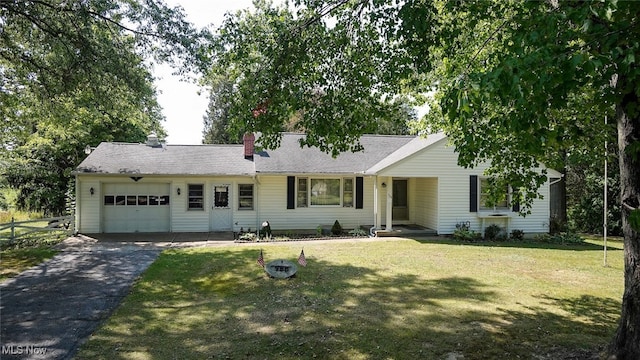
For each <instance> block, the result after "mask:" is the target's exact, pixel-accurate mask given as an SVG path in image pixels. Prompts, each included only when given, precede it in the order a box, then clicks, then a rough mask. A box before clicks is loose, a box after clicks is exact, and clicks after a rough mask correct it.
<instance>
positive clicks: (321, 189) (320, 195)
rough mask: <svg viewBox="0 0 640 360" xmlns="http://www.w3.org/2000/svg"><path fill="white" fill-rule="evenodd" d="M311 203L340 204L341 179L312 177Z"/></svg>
mask: <svg viewBox="0 0 640 360" xmlns="http://www.w3.org/2000/svg"><path fill="white" fill-rule="evenodd" d="M310 203H311V205H320V206H326V205H340V179H311V201H310Z"/></svg>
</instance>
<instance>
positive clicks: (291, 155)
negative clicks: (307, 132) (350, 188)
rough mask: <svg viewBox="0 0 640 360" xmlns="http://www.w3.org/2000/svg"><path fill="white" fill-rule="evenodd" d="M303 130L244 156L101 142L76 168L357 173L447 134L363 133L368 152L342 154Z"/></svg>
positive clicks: (230, 148) (209, 148)
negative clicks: (304, 143) (307, 138)
mask: <svg viewBox="0 0 640 360" xmlns="http://www.w3.org/2000/svg"><path fill="white" fill-rule="evenodd" d="M303 136H304V135H302V134H283V137H282V142H281V146H280V147H279V148H278V149H276V150H265V151H261V152H259V153H257V154H256V155H255V156H254V161H251V160H246V159H245V158H244V153H243V146H242V145H166V146H163V147H150V146H147V145H145V144H130V143H101V144H100V145H99V146H98V147H97V148H96V149H95V150H94V151H93V152H92V153H91V154H90V155H89V156H88V157H87V158H86V159H85V160H84V161H83V162H82V163H81V164H80V165H78V167H77V169H76V173H78V174H90V173H99V174H123V175H126V174H131V175H133V174H140V175H255V174H256V173H259V174H312V173H316V174H356V173H365V172H366V173H369V174H373V173H375V171H372V170H381V169H384V168H385V167H387V166H389V165H391V164H393V163H395V162H397V161H399V160H402V159H403V158H405V157H407V156H410V155H412V154H414V153H415V152H417V151H419V150H421V149H424V148H425V147H427V146H429V145H430V144H432V143H434V142H435V141H437V140H440V139H442V138H443V136H441V135H437V136H436V135H432V136H430V137H429V138H427V139H426V140H425V139H419V138H416V137H414V136H385V135H364V136H362V138H361V139H360V143H361V144H362V145H363V147H364V151H361V152H356V153H342V154H340V155H339V156H338V157H337V158H335V159H334V158H332V157H331V155H329V154H326V153H323V152H321V151H320V150H318V149H317V148H308V147H305V148H301V147H300V144H299V139H301V138H302V137H303Z"/></svg>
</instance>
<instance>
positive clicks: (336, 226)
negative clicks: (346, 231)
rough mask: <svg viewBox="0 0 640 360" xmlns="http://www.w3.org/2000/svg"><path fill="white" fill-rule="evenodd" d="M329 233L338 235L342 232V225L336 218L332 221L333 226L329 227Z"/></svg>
mask: <svg viewBox="0 0 640 360" xmlns="http://www.w3.org/2000/svg"><path fill="white" fill-rule="evenodd" d="M331 233H332V234H333V235H334V236H338V235H340V234H342V225H340V222H338V220H336V222H334V223H333V226H332V227H331Z"/></svg>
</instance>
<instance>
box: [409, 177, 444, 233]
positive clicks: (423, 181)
mask: <svg viewBox="0 0 640 360" xmlns="http://www.w3.org/2000/svg"><path fill="white" fill-rule="evenodd" d="M412 199H415V200H414V203H415V210H413V211H412V213H413V214H414V216H415V223H416V224H417V225H421V226H424V227H427V228H430V229H437V228H438V179H437V178H417V179H416V181H415V196H413V197H412Z"/></svg>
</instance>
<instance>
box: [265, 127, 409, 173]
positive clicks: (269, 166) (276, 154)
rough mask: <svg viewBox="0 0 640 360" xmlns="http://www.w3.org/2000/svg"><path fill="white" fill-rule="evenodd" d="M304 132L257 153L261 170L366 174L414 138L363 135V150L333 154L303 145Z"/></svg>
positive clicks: (361, 141)
mask: <svg viewBox="0 0 640 360" xmlns="http://www.w3.org/2000/svg"><path fill="white" fill-rule="evenodd" d="M303 136H304V135H302V134H283V137H282V142H281V146H280V147H279V148H278V149H275V150H266V151H264V152H261V153H258V154H256V157H255V158H256V172H258V173H289V174H290V173H294V174H306V173H322V174H337V173H343V174H354V173H363V172H365V171H366V170H367V169H369V168H370V167H371V166H373V165H375V164H376V163H378V162H379V161H381V160H382V159H384V158H385V157H387V156H388V155H390V154H391V153H393V152H394V151H396V150H397V149H399V148H400V147H402V146H404V145H406V144H407V143H409V142H410V141H411V140H413V139H414V137H413V136H384V135H364V136H362V137H361V138H360V143H361V144H362V146H363V147H364V151H360V152H355V153H351V152H346V153H342V154H340V155H338V157H337V158H335V159H334V158H333V157H331V155H329V154H326V153H323V152H321V151H320V150H318V149H317V148H309V147H304V148H301V147H300V143H299V140H300V139H301V138H302V137H303Z"/></svg>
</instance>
